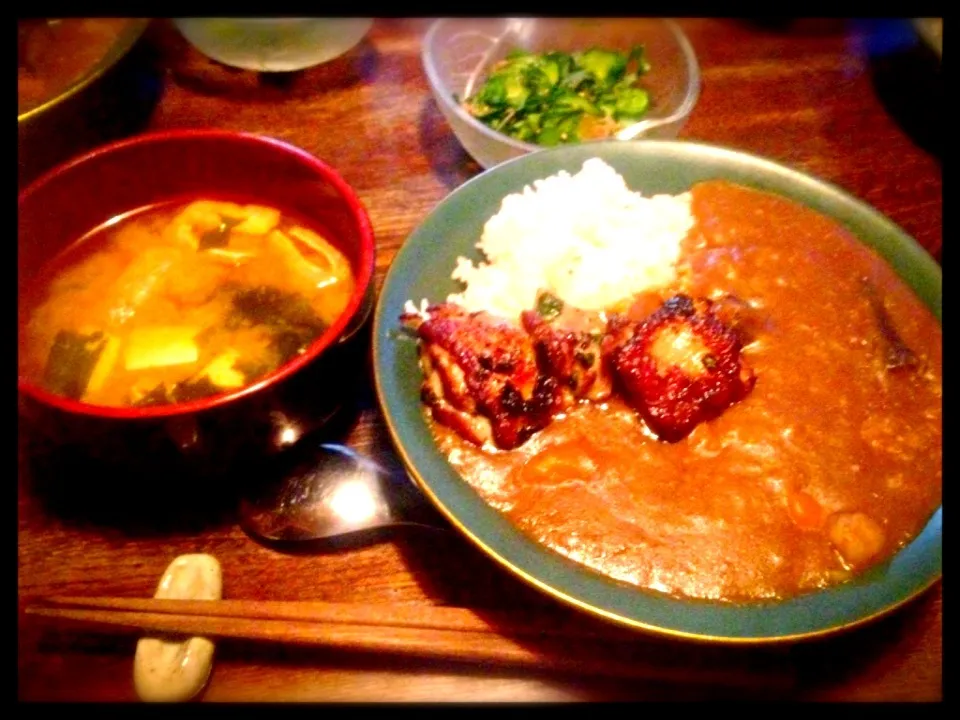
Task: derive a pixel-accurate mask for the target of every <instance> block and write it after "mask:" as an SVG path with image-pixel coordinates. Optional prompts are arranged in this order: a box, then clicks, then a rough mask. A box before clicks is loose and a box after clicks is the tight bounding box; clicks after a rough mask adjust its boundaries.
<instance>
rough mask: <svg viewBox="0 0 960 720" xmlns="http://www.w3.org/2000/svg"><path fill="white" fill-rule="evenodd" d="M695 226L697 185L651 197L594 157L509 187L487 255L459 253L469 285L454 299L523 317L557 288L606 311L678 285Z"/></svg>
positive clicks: (483, 244)
mask: <svg viewBox="0 0 960 720" xmlns="http://www.w3.org/2000/svg"><path fill="white" fill-rule="evenodd" d="M692 225H693V215H692V213H691V209H690V194H689V193H683V194H680V195H653V196H651V197H644V196H643V195H641V194H640V193H638V192H633V191H631V190H630V189H629V188H628V187H627V185H626V182H625V181H624V179H623V177H621V176H620V175H619V174H618V173H617V172H616V171H615V170H614V169H613V168H612V167H610V166H609V165H607V164H606V163H605V162H603V161H602V160H601V159H599V158H592V159H590V160H587V161H586V162H585V163H584V164H583V168H582V169H581V170H580V172H578V173H576V174H574V175H570V173H567V172H564V171H561V172H559V173H557V174H556V175H552V176H550V177H547V178H544V179H542V180H536V181H534V183H533V185H532V186H529V185H528V186H527V187H525V188H524V189H523V191H522V192H519V193H515V194H512V195H508V196H506V197H505V198H504V199H503V202H502V204H501V206H500V210H499V212H498V213H497V214H496V215H494V216H493V217H491V218H490V219H489V220H488V221H487V223H486V225H485V226H484V229H483V234H482V236H481V238H480V241H479V242H478V243H477V247H478V248H479V249H480V251H481V252H482V253H483V257H484V261H482V262H480V263H479V264H477V265H474V264H473V262H471V261H470V260H468V259H467V258H464V257H460V258H458V259H457V266H456V268H455V269H454V270H453V273H452V277H453V279H455V280H459V281H461V282H463V283H464V289H463V290H462V291H461V292H459V293H455V294H452V295H450V296H449V297H448V298H447V300H448V301H449V302H455V303H459V304H460V305H462V306H464V307H465V308H466V309H468V310H470V311H471V312H475V311H479V310H485V311H487V312H489V313H492V314H494V315H499V316H502V317H504V318H507V319H510V320H517V319H518V318H519V315H520V313H521V312H522V311H523V310H527V309H530V308H532V307H533V306H534V304H535V302H536V296H537V292H538V291H539V290H549V291H550V292H552V293H554V294H555V295H557V296H558V297H559V298H561V299H562V300H564V301H565V302H567V303H570V304H571V305H574V306H577V307H581V308H584V309H590V310H603V309H605V308H609V307H611V306H613V305H615V304H617V303H618V302H620V301H622V300H625V299H627V298H629V297H630V296H632V295H634V294H636V293H638V292H641V291H643V290H651V289H657V288H661V287H664V286H666V285H669V284H671V283H672V282H673V281H674V280H675V279H676V264H677V260H678V258H679V255H680V244H681V241H682V240H683V238H684V237H685V236H686V234H687V232H688V231H689V229H690V228H691V226H692ZM416 309H417V308H415V306H413V304H412V303H408V310H411V311H413V310H416Z"/></svg>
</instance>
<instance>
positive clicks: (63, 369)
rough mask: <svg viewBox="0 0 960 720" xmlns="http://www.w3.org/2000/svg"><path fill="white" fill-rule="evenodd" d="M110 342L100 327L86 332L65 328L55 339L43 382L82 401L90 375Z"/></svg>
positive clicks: (48, 386) (51, 389)
mask: <svg viewBox="0 0 960 720" xmlns="http://www.w3.org/2000/svg"><path fill="white" fill-rule="evenodd" d="M106 345H107V336H106V335H105V334H104V333H102V332H100V331H99V330H97V331H95V332H92V333H89V334H86V335H84V334H82V333H77V332H73V331H70V330H61V331H60V332H58V333H57V336H56V337H55V338H54V340H53V346H52V347H51V348H50V354H49V355H48V356H47V365H46V367H45V369H44V373H43V385H44V387H46V388H47V389H48V390H50V391H51V392H55V393H57V394H58V395H63V396H65V397H68V398H71V399H73V400H79V399H80V398H81V397H83V394H84V393H85V392H86V390H87V384H88V383H89V382H90V376H91V375H92V374H93V370H94V368H95V367H96V366H97V360H99V359H100V353H102V352H103V349H104V348H105V347H106Z"/></svg>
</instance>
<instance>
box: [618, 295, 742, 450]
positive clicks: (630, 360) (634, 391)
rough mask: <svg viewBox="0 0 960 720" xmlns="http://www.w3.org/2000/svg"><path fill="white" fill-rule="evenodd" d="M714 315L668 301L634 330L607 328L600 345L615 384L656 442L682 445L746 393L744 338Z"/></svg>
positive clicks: (709, 309)
mask: <svg viewBox="0 0 960 720" xmlns="http://www.w3.org/2000/svg"><path fill="white" fill-rule="evenodd" d="M719 309H720V307H719V306H717V305H715V304H714V303H712V302H710V301H709V300H706V299H697V300H694V299H693V298H690V297H688V296H686V295H674V296H673V297H671V298H669V299H668V300H666V301H665V302H664V304H663V305H662V306H661V307H660V308H659V309H658V310H657V311H655V312H654V313H653V314H652V315H650V316H649V317H647V318H646V319H645V320H644V321H643V322H641V323H631V322H629V321H624V320H621V319H614V320H612V321H611V326H610V329H609V332H608V334H607V336H606V337H605V338H604V345H605V352H606V355H607V357H608V358H609V361H610V363H611V365H612V367H613V372H614V376H615V378H616V382H617V383H618V384H619V386H620V388H621V390H622V392H623V395H624V396H625V398H626V400H627V402H628V403H629V404H630V405H631V406H632V407H633V408H634V409H636V410H637V411H638V412H639V413H640V414H641V415H642V416H643V418H644V420H645V421H646V423H647V426H648V427H649V428H650V429H651V430H652V431H653V432H654V433H656V435H657V437H659V438H660V439H661V440H665V441H667V442H676V441H678V440H682V439H683V438H685V437H686V436H687V435H689V434H690V433H691V432H692V431H693V429H694V428H695V427H696V426H697V425H699V424H700V423H702V422H705V421H707V420H710V419H712V418H715V417H717V416H718V415H720V414H721V413H722V412H724V411H725V410H726V409H727V408H729V407H730V406H731V405H733V404H734V403H736V402H738V401H740V400H742V399H743V398H745V397H746V396H747V395H748V394H749V393H750V391H751V390H752V389H753V386H754V384H755V382H756V376H755V375H754V373H753V371H752V370H751V369H750V368H749V367H748V366H747V365H746V363H745V362H744V360H743V358H742V356H741V349H742V344H743V339H744V335H743V333H742V332H739V331H738V328H736V327H734V326H732V325H729V324H727V323H725V322H723V320H721V316H720V315H719V314H718V310H719Z"/></svg>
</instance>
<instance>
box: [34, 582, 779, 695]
mask: <svg viewBox="0 0 960 720" xmlns="http://www.w3.org/2000/svg"><path fill="white" fill-rule="evenodd" d="M25 612H27V613H29V614H32V615H38V616H42V617H47V618H52V619H58V620H66V621H73V622H82V623H94V624H97V625H101V626H105V627H107V628H119V629H125V630H127V631H130V630H134V631H137V630H138V631H146V632H154V633H164V634H177V635H200V636H206V637H214V638H236V639H246V640H256V641H268V642H278V643H290V644H299V645H315V646H324V647H329V648H335V649H341V650H350V651H361V652H363V651H366V652H379V653H392V654H397V655H403V656H413V657H417V658H423V659H434V660H446V661H454V662H458V663H464V662H466V663H472V664H485V665H494V666H501V667H514V668H525V669H533V670H545V671H561V672H571V673H576V674H580V675H584V676H586V675H591V676H599V677H613V678H637V679H644V680H653V681H682V682H696V683H703V684H720V685H725V686H747V687H749V686H757V687H761V686H762V687H764V688H770V687H774V688H786V687H790V686H792V685H793V684H794V682H795V677H794V673H793V670H792V666H791V665H790V664H789V663H782V662H780V663H778V662H772V663H771V662H768V661H764V662H761V663H749V662H748V663H743V662H736V661H733V660H732V658H724V660H723V661H721V662H706V663H704V662H698V661H697V659H696V658H697V657H698V653H697V651H696V649H692V650H693V652H692V653H690V654H687V655H685V656H683V655H682V656H681V657H680V658H679V661H678V659H677V658H676V657H673V658H671V657H670V653H669V652H667V651H666V650H664V649H663V648H664V647H665V644H663V643H650V642H644V641H643V640H641V639H638V638H637V637H636V636H635V635H634V634H633V633H631V632H630V631H629V630H625V629H623V630H620V629H617V628H613V627H611V628H609V629H607V628H601V632H602V635H601V634H600V632H598V634H596V635H591V634H589V632H588V631H586V630H584V629H582V628H579V627H573V628H571V632H569V633H568V632H566V628H565V627H564V628H561V627H557V626H551V625H549V624H546V623H543V622H540V623H539V625H540V627H539V628H538V629H536V630H534V625H532V624H529V623H526V622H521V623H517V622H516V621H515V620H514V621H511V624H510V626H509V628H505V627H504V626H501V625H499V624H498V625H493V624H491V623H489V622H487V621H486V619H484V618H481V617H479V616H478V615H476V614H475V613H473V611H471V610H468V609H466V608H449V607H424V606H403V605H379V606H378V605H362V604H361V605H352V604H351V605H347V604H336V603H324V602H285V601H249V600H219V601H204V600H160V599H139V598H104V597H93V598H75V597H55V598H45V599H43V600H40V601H37V602H35V603H33V604H31V605H28V606H27V607H26V608H25ZM532 634H539V635H540V637H537V638H532V637H531V635H532Z"/></svg>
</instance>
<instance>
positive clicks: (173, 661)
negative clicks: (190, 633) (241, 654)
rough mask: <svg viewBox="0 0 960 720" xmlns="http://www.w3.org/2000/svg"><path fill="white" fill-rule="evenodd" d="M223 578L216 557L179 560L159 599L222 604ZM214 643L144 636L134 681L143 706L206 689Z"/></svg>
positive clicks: (162, 584)
mask: <svg viewBox="0 0 960 720" xmlns="http://www.w3.org/2000/svg"><path fill="white" fill-rule="evenodd" d="M222 596H223V574H222V572H221V570H220V563H219V562H218V561H217V559H216V558H215V557H213V556H212V555H204V554H191V555H180V556H179V557H177V558H176V559H175V560H174V561H173V562H172V563H170V565H169V566H168V567H167V569H166V571H165V572H164V574H163V577H162V578H161V580H160V584H159V585H158V586H157V591H156V593H154V597H155V598H168V599H175V600H220V599H221V597H222ZM213 650H214V645H213V642H212V641H211V640H210V639H208V638H205V637H183V636H164V637H157V636H146V637H142V638H140V640H139V641H138V642H137V651H136V654H135V655H134V660H133V682H134V686H135V688H136V691H137V695H138V696H139V697H140V699H141V700H143V701H145V702H184V701H186V700H190V699H191V698H193V697H195V696H196V695H197V693H199V692H200V691H201V690H202V689H203V687H204V686H205V685H206V684H207V680H208V679H209V677H210V670H211V668H212V667H213Z"/></svg>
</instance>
